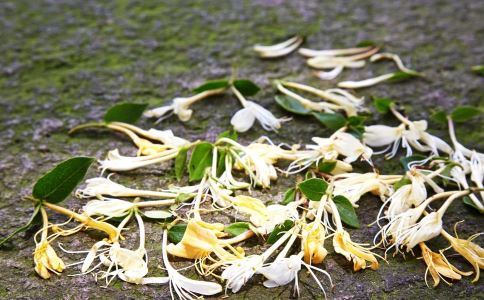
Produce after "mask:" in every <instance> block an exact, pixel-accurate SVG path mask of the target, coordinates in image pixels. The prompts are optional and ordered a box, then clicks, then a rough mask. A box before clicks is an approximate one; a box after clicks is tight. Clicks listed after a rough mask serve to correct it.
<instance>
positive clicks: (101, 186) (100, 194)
mask: <svg viewBox="0 0 484 300" xmlns="http://www.w3.org/2000/svg"><path fill="white" fill-rule="evenodd" d="M178 194H179V193H177V192H176V191H175V192H172V191H166V192H165V191H150V190H137V189H132V188H128V187H125V186H124V185H121V184H119V183H116V182H113V181H112V180H110V179H109V176H108V178H105V177H95V178H90V179H88V180H86V187H85V188H84V189H78V190H77V191H76V196H77V197H78V198H93V197H96V198H98V199H105V197H104V196H113V197H146V198H176V197H177V196H178Z"/></svg>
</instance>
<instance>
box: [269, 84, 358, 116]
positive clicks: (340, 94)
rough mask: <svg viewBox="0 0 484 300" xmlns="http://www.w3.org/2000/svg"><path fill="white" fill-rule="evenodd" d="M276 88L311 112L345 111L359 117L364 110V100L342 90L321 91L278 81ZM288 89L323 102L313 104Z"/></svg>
mask: <svg viewBox="0 0 484 300" xmlns="http://www.w3.org/2000/svg"><path fill="white" fill-rule="evenodd" d="M276 87H277V89H278V90H279V91H280V92H281V93H283V94H285V95H287V96H289V97H291V98H292V99H294V100H296V101H298V102H299V103H301V105H302V106H304V107H305V108H307V109H309V110H314V111H324V112H329V113H333V112H335V111H338V110H343V111H344V112H345V113H346V114H347V115H348V116H355V115H357V112H358V111H361V110H363V108H362V104H363V100H364V98H357V97H355V96H353V95H352V94H350V93H348V92H347V91H345V90H342V89H328V90H320V89H317V88H314V87H311V86H308V85H305V84H301V83H296V82H289V81H278V82H277V83H276ZM286 87H289V88H294V89H297V90H300V91H303V92H307V93H310V94H313V95H315V96H317V97H318V98H319V99H320V100H323V101H322V102H313V101H311V100H309V99H306V98H304V97H302V96H300V95H299V94H296V93H294V92H293V91H291V90H289V89H287V88H286ZM326 101H327V102H326Z"/></svg>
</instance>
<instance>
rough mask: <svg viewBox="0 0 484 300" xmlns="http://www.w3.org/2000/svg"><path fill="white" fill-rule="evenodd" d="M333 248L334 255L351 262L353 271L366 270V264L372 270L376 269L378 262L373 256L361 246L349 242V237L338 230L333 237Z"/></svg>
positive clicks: (346, 233)
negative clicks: (368, 264) (342, 256)
mask: <svg viewBox="0 0 484 300" xmlns="http://www.w3.org/2000/svg"><path fill="white" fill-rule="evenodd" d="M333 246H334V250H335V251H336V253H339V254H342V255H344V256H345V257H346V259H347V260H349V261H353V270H354V271H359V270H361V269H365V268H366V262H367V261H368V262H370V263H371V266H370V267H371V268H372V269H373V270H376V269H378V261H377V260H376V257H375V255H374V254H373V253H372V252H371V251H370V250H368V249H366V248H364V247H362V245H361V244H357V243H354V242H353V241H351V238H350V235H349V234H348V232H346V231H344V230H338V231H336V232H335V233H334V236H333Z"/></svg>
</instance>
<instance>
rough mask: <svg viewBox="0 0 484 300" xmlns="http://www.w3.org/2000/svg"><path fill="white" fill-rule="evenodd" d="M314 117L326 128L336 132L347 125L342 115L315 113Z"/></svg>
mask: <svg viewBox="0 0 484 300" xmlns="http://www.w3.org/2000/svg"><path fill="white" fill-rule="evenodd" d="M312 115H313V116H314V117H316V119H318V121H319V122H321V123H322V124H323V125H324V126H326V127H328V128H330V129H333V130H336V129H340V128H341V127H343V126H345V125H346V118H345V117H344V116H343V115H342V114H340V113H334V114H331V113H322V112H313V113H312Z"/></svg>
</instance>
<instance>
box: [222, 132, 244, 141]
mask: <svg viewBox="0 0 484 300" xmlns="http://www.w3.org/2000/svg"><path fill="white" fill-rule="evenodd" d="M221 138H227V139H231V140H234V141H237V139H238V138H239V136H238V134H237V131H235V130H227V131H224V132H221V133H220V134H219V135H218V136H217V140H219V139H221Z"/></svg>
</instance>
